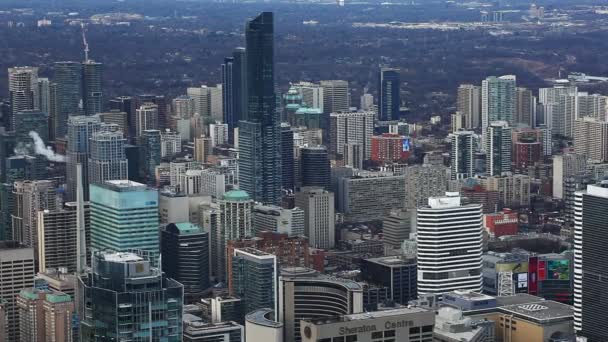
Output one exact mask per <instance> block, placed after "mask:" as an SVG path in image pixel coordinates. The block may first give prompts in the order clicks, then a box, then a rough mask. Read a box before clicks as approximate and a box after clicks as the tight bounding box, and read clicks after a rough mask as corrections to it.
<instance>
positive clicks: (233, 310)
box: [198, 296, 244, 324]
mask: <svg viewBox="0 0 608 342" xmlns="http://www.w3.org/2000/svg"><path fill="white" fill-rule="evenodd" d="M198 307H199V308H200V311H201V318H202V319H203V320H205V321H206V322H209V323H213V324H216V323H221V322H230V321H234V322H240V321H242V320H243V316H244V314H243V301H242V300H241V299H240V298H236V297H232V296H222V297H219V296H218V297H211V298H202V299H201V300H200V303H199V304H198Z"/></svg>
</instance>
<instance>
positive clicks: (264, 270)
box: [227, 247, 278, 314]
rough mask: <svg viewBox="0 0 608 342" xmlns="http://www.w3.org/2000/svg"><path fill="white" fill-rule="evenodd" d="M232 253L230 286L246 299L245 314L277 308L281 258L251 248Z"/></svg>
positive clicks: (234, 294)
mask: <svg viewBox="0 0 608 342" xmlns="http://www.w3.org/2000/svg"><path fill="white" fill-rule="evenodd" d="M231 252H232V258H231V260H230V265H227V268H228V272H229V277H228V289H229V290H230V294H231V295H233V296H237V297H239V298H241V300H242V301H243V313H245V314H248V313H250V312H253V311H256V310H259V309H263V308H273V310H277V309H278V308H277V305H278V298H277V295H278V284H277V280H278V268H277V257H276V256H275V255H273V254H269V253H265V252H262V251H260V250H258V249H255V248H251V247H246V248H242V249H240V248H237V249H234V250H232V251H231Z"/></svg>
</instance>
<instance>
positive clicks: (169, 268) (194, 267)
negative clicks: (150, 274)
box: [160, 222, 210, 297]
mask: <svg viewBox="0 0 608 342" xmlns="http://www.w3.org/2000/svg"><path fill="white" fill-rule="evenodd" d="M160 247H161V254H162V256H163V258H162V269H163V271H164V272H165V273H166V275H167V277H169V278H171V279H174V280H176V281H177V282H179V283H180V284H182V285H183V286H184V295H185V296H186V297H189V296H196V295H198V294H201V293H203V292H204V291H205V290H206V289H207V288H209V286H210V283H209V275H210V274H209V233H208V232H204V231H203V230H202V229H201V228H200V227H199V226H197V225H195V224H192V223H189V222H177V223H169V224H168V225H167V226H166V227H165V228H163V229H162V230H161V231H160Z"/></svg>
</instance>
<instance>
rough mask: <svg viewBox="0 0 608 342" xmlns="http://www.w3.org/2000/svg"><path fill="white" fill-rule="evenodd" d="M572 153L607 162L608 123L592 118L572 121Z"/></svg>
mask: <svg viewBox="0 0 608 342" xmlns="http://www.w3.org/2000/svg"><path fill="white" fill-rule="evenodd" d="M573 145H574V151H575V152H576V153H578V154H582V155H584V156H585V157H587V158H589V159H592V160H595V161H599V162H605V161H608V122H605V121H600V120H598V119H596V118H593V117H585V118H581V119H577V120H575V121H574V142H573Z"/></svg>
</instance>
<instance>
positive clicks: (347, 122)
mask: <svg viewBox="0 0 608 342" xmlns="http://www.w3.org/2000/svg"><path fill="white" fill-rule="evenodd" d="M375 116H376V114H375V113H374V112H352V113H331V115H330V128H329V131H330V133H329V151H330V152H331V153H332V154H342V155H343V154H344V146H345V145H346V144H359V145H361V148H362V150H363V158H364V159H365V160H368V159H370V158H371V155H372V136H373V135H374V118H375Z"/></svg>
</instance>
